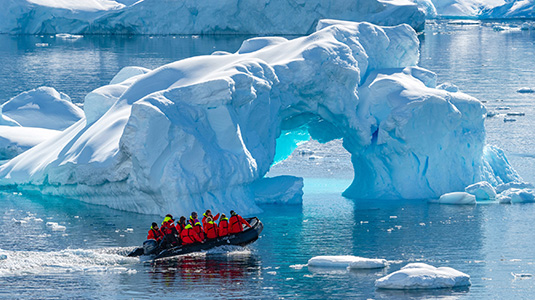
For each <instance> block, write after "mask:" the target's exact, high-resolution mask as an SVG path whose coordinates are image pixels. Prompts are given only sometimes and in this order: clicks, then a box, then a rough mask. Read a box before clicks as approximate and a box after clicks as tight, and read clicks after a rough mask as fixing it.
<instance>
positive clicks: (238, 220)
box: [147, 210, 251, 248]
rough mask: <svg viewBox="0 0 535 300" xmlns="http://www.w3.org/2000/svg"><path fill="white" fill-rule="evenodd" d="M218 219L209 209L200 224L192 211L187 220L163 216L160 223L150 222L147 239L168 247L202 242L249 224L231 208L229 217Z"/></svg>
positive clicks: (237, 231)
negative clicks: (159, 224) (176, 220)
mask: <svg viewBox="0 0 535 300" xmlns="http://www.w3.org/2000/svg"><path fill="white" fill-rule="evenodd" d="M218 219H219V214H217V215H215V216H213V215H212V212H211V211H210V210H207V211H206V212H205V213H204V214H203V218H202V224H201V222H200V221H199V219H197V213H196V212H192V213H191V216H190V217H189V220H187V221H186V217H184V216H182V217H180V219H179V220H178V222H177V223H176V225H175V224H174V222H175V220H173V216H172V215H171V214H168V215H166V216H165V218H164V220H163V222H162V225H161V226H160V228H158V224H156V223H152V226H151V228H150V230H149V234H148V236H147V240H156V241H157V242H158V243H159V245H160V247H161V248H168V247H174V246H178V245H180V244H182V245H188V244H194V243H204V242H205V241H207V240H211V239H216V238H218V237H224V236H227V235H229V234H235V233H239V232H242V231H243V226H244V225H245V226H247V227H251V225H250V224H249V223H248V222H247V221H246V220H245V219H243V218H242V217H241V216H240V215H238V214H237V213H236V212H234V211H233V210H231V211H230V219H229V218H227V216H225V214H221V219H220V220H219V224H217V223H216V222H215V221H217V220H218Z"/></svg>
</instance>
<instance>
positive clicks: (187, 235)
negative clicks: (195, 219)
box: [180, 224, 202, 245]
mask: <svg viewBox="0 0 535 300" xmlns="http://www.w3.org/2000/svg"><path fill="white" fill-rule="evenodd" d="M180 239H181V240H182V245H187V244H193V243H195V242H199V243H200V242H202V240H201V238H200V237H199V235H198V234H197V233H196V232H195V230H194V229H193V226H191V224H188V225H187V226H186V227H184V230H182V232H181V233H180Z"/></svg>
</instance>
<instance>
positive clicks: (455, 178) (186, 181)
mask: <svg viewBox="0 0 535 300" xmlns="http://www.w3.org/2000/svg"><path fill="white" fill-rule="evenodd" d="M417 61H418V39H417V37H416V33H415V31H414V30H413V29H412V28H411V27H409V26H407V25H400V26H396V27H384V28H382V27H378V26H374V25H371V24H369V23H350V22H336V21H323V22H320V23H319V24H318V30H317V31H316V32H315V33H314V34H311V35H310V36H305V37H301V38H297V39H294V40H286V39H284V38H281V37H277V38H270V37H266V38H254V39H250V40H248V41H245V42H244V43H243V45H242V47H241V48H240V49H239V50H238V52H237V53H234V54H226V55H225V54H222V53H218V55H212V56H201V57H193V58H190V59H185V60H182V61H178V62H175V63H171V64H168V65H165V66H163V67H160V68H158V69H156V70H153V71H150V72H149V73H146V74H143V73H144V71H143V72H139V73H135V74H133V75H135V76H134V77H131V78H129V79H127V78H124V80H123V81H122V82H119V83H115V84H112V85H108V86H105V87H101V88H99V89H97V91H98V93H97V94H98V97H97V96H95V97H93V98H92V99H91V101H93V103H92V104H91V106H87V107H86V109H89V107H91V114H89V113H88V112H89V110H88V111H86V113H87V115H88V117H89V115H91V119H90V120H81V121H79V122H77V123H76V124H74V125H73V126H71V127H69V128H68V129H66V130H65V131H64V132H63V133H62V134H61V135H60V136H58V137H57V138H54V139H51V140H48V141H45V142H44V143H42V144H39V145H38V146H36V147H34V148H32V149H30V150H29V151H27V152H25V153H23V154H22V155H19V156H18V157H16V158H15V159H13V160H12V161H10V162H9V163H7V164H6V165H4V166H2V167H1V169H0V175H1V178H2V179H1V181H0V183H1V184H3V185H10V184H16V185H18V186H19V188H22V189H23V188H25V187H26V186H29V185H31V186H38V187H39V188H40V189H41V191H42V192H43V193H45V194H53V195H62V196H67V197H74V198H78V199H81V200H84V201H87V202H91V203H97V204H105V205H108V206H110V207H113V208H118V209H124V210H131V211H138V212H144V213H165V212H168V211H189V210H192V209H195V210H200V209H202V208H206V207H207V206H212V208H213V209H215V210H220V211H221V210H226V208H228V207H233V208H236V209H237V210H239V211H240V212H241V213H244V214H245V213H251V212H254V211H256V210H257V207H256V206H255V205H254V204H253V202H252V200H251V198H252V195H253V193H252V192H253V191H251V188H250V184H251V183H253V182H255V181H257V180H259V179H260V178H262V177H263V176H264V175H265V174H266V172H267V171H268V170H269V168H270V166H271V164H272V162H273V160H274V157H275V154H276V153H275V152H276V145H275V144H276V139H277V138H278V137H279V135H280V133H281V131H282V130H285V131H292V130H303V128H306V129H307V130H308V133H309V134H310V136H311V137H312V138H313V139H315V140H318V141H321V142H327V141H330V140H333V139H338V138H343V140H344V147H345V148H346V149H347V150H348V151H349V152H350V153H351V154H352V162H353V165H354V169H355V180H354V182H353V184H352V186H351V187H350V188H349V189H348V190H347V191H346V192H345V195H346V196H348V197H353V198H372V199H375V198H396V199H397V198H426V197H438V196H439V195H441V194H442V193H444V192H449V191H452V190H462V189H464V187H465V186H467V185H469V184H471V183H473V182H477V181H481V180H487V181H489V182H490V183H492V184H499V183H504V182H508V181H511V179H516V178H517V177H518V175H516V173H515V172H514V171H513V170H512V169H510V167H509V165H508V163H507V161H506V160H505V159H504V158H503V157H502V156H500V152H499V150H497V149H494V148H492V149H490V150H489V149H486V148H485V147H484V140H485V131H484V125H483V121H484V115H485V113H486V111H485V108H484V107H483V106H482V104H481V103H480V102H479V101H477V100H476V99H474V98H472V97H469V96H467V95H465V94H462V93H452V92H447V91H445V90H438V89H435V86H436V76H435V74H433V73H431V72H429V71H427V70H424V69H421V68H418V67H415V65H416V63H417ZM136 74H137V75H136ZM88 104H89V103H88ZM288 145H289V147H290V146H292V147H293V146H294V145H293V143H288ZM508 167H509V168H508ZM291 180H295V179H291ZM294 186H295V185H290V188H289V190H291V191H293V192H295V189H294V188H292V187H294Z"/></svg>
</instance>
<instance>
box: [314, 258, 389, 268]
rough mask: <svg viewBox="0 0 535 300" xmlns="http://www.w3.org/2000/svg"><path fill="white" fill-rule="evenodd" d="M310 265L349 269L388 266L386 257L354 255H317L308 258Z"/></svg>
mask: <svg viewBox="0 0 535 300" xmlns="http://www.w3.org/2000/svg"><path fill="white" fill-rule="evenodd" d="M308 266H309V267H313V268H314V267H315V268H349V269H379V268H384V267H386V266H387V261H386V260H385V259H379V258H364V257H360V256H352V255H339V256H328V255H325V256H315V257H313V258H311V259H309V260H308Z"/></svg>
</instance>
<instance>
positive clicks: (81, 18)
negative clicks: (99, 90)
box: [0, 0, 425, 35]
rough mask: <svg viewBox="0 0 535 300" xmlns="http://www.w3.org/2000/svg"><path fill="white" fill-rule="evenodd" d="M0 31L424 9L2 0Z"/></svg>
mask: <svg viewBox="0 0 535 300" xmlns="http://www.w3.org/2000/svg"><path fill="white" fill-rule="evenodd" d="M0 3H2V7H4V10H3V11H2V12H0V33H10V34H56V33H70V34H256V35H268V34H301V35H302V34H309V33H311V32H313V31H314V28H315V25H316V23H317V22H318V20H320V19H326V18H333V19H342V20H348V21H369V22H372V23H377V24H379V25H399V24H402V23H407V24H410V25H411V26H413V27H414V28H415V29H417V30H423V28H424V24H425V16H424V13H423V12H422V11H421V10H420V9H418V7H417V6H416V5H415V4H414V3H412V2H411V1H408V0H403V1H400V0H397V1H392V0H358V1H352V0H337V1H330V0H329V1H323V0H312V1H303V0H298V1H294V0H264V1H254V2H251V1H239V0H221V1H217V2H214V1H206V0H201V1H172V0H166V1H162V0H141V1H117V2H116V1H111V0H78V1H65V0H1V1H0Z"/></svg>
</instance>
